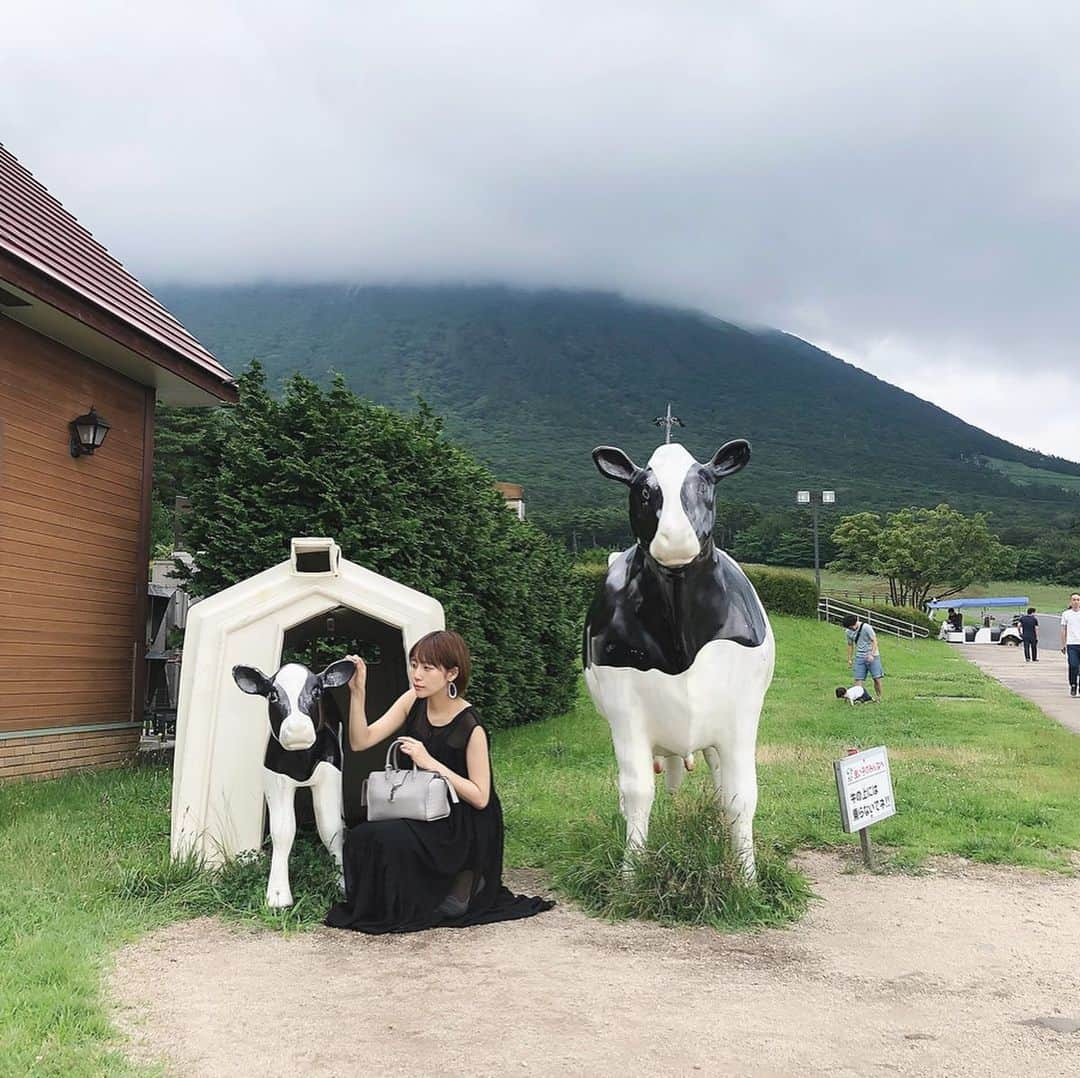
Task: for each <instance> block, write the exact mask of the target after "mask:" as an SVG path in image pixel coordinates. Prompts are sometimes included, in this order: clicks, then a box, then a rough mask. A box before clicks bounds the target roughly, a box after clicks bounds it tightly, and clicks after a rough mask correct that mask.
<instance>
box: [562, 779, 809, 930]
mask: <svg viewBox="0 0 1080 1078" xmlns="http://www.w3.org/2000/svg"><path fill="white" fill-rule="evenodd" d="M624 836H625V829H624V827H623V824H622V820H621V818H620V817H618V816H617V815H612V816H611V817H609V818H608V819H607V820H603V819H600V818H599V817H592V818H591V819H589V820H587V821H585V822H583V823H581V824H579V825H578V826H577V827H575V828H574V829H573V830H572V831H571V832H570V833H569V834H568V835H567V841H566V847H565V850H564V854H563V856H561V857H560V858H559V859H558V860H557V861H556V862H555V864H554V865H553V866H552V877H553V882H554V884H555V886H556V887H557V888H558V889H559V890H560V891H562V892H563V893H564V894H567V895H569V896H570V897H571V898H573V899H575V900H576V901H578V902H579V903H581V905H582V906H584V907H585V908H586V909H587V910H590V911H591V912H593V913H597V914H600V915H601V916H603V917H608V918H612V919H620V918H625V917H633V918H637V919H640V920H650V921H659V922H660V923H661V924H665V925H676V924H682V925H708V926H710V927H713V928H719V929H740V928H741V929H745V928H762V927H770V926H778V925H783V924H788V923H790V922H792V921H796V920H798V919H799V918H800V917H801V916H802V915H803V913H805V911H806V907H807V904H808V903H809V901H810V899H811V898H812V897H813V895H812V892H811V890H810V885H809V883H808V882H807V880H806V879H805V877H804V876H802V874H801V873H799V872H797V871H796V870H795V869H793V868H791V867H790V865H788V863H787V858H786V853H787V851H784V850H781V849H779V848H776V847H769V846H764V845H760V844H759V846H758V847H757V850H756V857H757V880H756V881H755V882H754V883H748V882H747V881H746V879H745V878H744V876H743V874H742V870H741V868H740V866H739V863H738V860H737V858H736V857H735V854H734V851H733V850H732V847H731V841H730V839H729V837H728V832H727V826H726V824H725V823H724V821H723V819H722V817H721V815H720V812H719V810H718V809H717V806H716V801H715V799H714V798H713V796H712V793H711V792H710V791H708V790H705V789H699V790H691V791H686V792H684V793H683V794H681V795H678V796H676V797H674V798H664V799H663V800H662V801H661V800H660V799H658V800H657V803H656V805H655V807H654V809H653V816H652V823H651V826H650V829H649V841H648V844H647V845H646V847H645V848H644V849H643V850H641V851H640V852H639V853H637V854H636V855H634V857H633V858H632V862H631V869H630V871H629V872H625V873H624V871H623V868H622V862H623V847H624Z"/></svg>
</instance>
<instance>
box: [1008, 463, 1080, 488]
mask: <svg viewBox="0 0 1080 1078" xmlns="http://www.w3.org/2000/svg"><path fill="white" fill-rule="evenodd" d="M987 460H989V462H990V467H991V468H993V470H994V471H996V472H1001V474H1002V475H1006V476H1008V477H1009V478H1010V479H1011V480H1012V481H1013V482H1014V483H1022V484H1024V485H1025V486H1027V485H1030V484H1032V483H1037V484H1039V485H1040V486H1046V487H1056V488H1057V489H1058V490H1070V491H1080V475H1066V474H1065V473H1064V472H1051V471H1049V470H1048V469H1046V468H1032V467H1031V465H1030V464H1022V463H1021V462H1020V461H1018V460H999V459H998V458H996V457H988V458H987Z"/></svg>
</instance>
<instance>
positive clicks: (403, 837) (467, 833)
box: [326, 631, 553, 933]
mask: <svg viewBox="0 0 1080 1078" xmlns="http://www.w3.org/2000/svg"><path fill="white" fill-rule="evenodd" d="M349 658H350V659H351V660H352V661H353V662H354V663H355V664H356V673H355V674H354V676H353V679H352V681H350V683H349V688H350V692H351V707H350V714H351V715H352V716H353V720H352V721H350V723H349V744H350V746H351V747H352V748H353V750H354V751H359V750H361V749H366V748H368V747H370V746H371V745H376V744H378V743H379V742H380V741H383V740H385V739H386V738H388V737H390V736H392V735H394V734H397V732H398V731H399V730H402V728H403V727H404V729H403V730H402V732H401V734H400V735H399V736H400V737H401V738H402V741H403V744H402V751H403V752H404V753H405V755H406V756H408V757H410V759H411V760H412V761H413V762H414V763H415V764H416V766H417V767H420V768H424V769H425V770H428V771H437V772H438V773H439V774H441V775H443V776H444V777H445V778H446V780H447V782H449V783H450V784H451V785H452V786H453V787H454V790H455V791H456V792H457V795H458V797H459V798H460V801H459V803H458V804H456V805H453V806H452V808H451V812H450V815H449V816H448V817H446V818H445V819H443V820H432V821H419V820H375V821H364V822H362V823H360V824H358V825H357V826H356V827H353V828H351V829H350V830H349V831H348V833H347V834H346V836H345V848H344V851H343V857H344V862H345V901H344V902H339V903H338V904H337V905H335V906H333V907H332V908H331V909H330V912H329V913H328V914H327V916H326V923H327V924H328V925H331V926H333V927H335V928H354V929H357V930H358V931H361V932H371V933H382V932H413V931H416V930H417V929H421V928H431V927H433V926H435V925H450V926H455V927H464V926H467V925H476V924H487V923H490V922H492V921H507V920H514V919H517V918H520V917H531V916H533V915H534V914H537V913H541V912H542V911H544V910H547V909H550V908H551V906H552V905H553V903H551V902H548V901H545V900H544V899H540V898H529V897H527V896H525V895H514V894H511V893H510V891H508V890H507V889H506V888H505V887H504V886H503V885H502V858H503V819H502V806H501V805H500V804H499V798H498V796H497V795H496V793H495V786H494V783H493V782H492V776H491V760H490V757H489V755H488V741H487V734H486V733H485V731H484V728H483V726H481V725H480V720H479V716H478V715H477V713H476V711H475V709H474V708H473V706H472V705H471V704H470V703H469V702H468V701H467V700H465V698H464V692H465V689H466V687H467V686H468V682H469V667H470V661H469V649H468V647H467V646H466V644H465V641H464V640H463V639H462V638H461V637H460V636H459V635H458V634H457V633H454V632H444V631H439V632H434V633H428V635H427V636H425V637H422V638H421V639H420V640H418V641H417V642H416V644H414V645H413V648H412V650H411V651H410V652H409V670H410V680H411V681H412V688H411V689H410V690H409V691H408V692H406V693H403V694H402V695H401V696H400V697H399V698H398V699H397V700H396V701H395V702H394V704H393V705H392V706H391V707H390V709H389V710H388V711H387V712H386V714H385V715H383V716H382V717H381V718H379V719H377V720H376V721H375V722H373V723H372V724H371V725H370V726H369V725H367V723H366V722H365V721H364V700H365V691H366V683H367V669H366V667H365V665H364V661H363V659H361V658H360V657H359V656H356V655H350V656H349Z"/></svg>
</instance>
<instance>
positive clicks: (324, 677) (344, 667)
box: [319, 659, 356, 689]
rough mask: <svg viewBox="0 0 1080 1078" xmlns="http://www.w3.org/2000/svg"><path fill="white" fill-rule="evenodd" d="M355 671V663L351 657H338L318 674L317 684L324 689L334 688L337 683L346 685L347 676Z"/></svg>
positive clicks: (350, 675)
mask: <svg viewBox="0 0 1080 1078" xmlns="http://www.w3.org/2000/svg"><path fill="white" fill-rule="evenodd" d="M355 673H356V663H354V662H353V661H352V659H338V661H337V662H333V663H331V664H330V665H329V666H328V667H327V668H326V669H325V670H324V671H323V672H322V673H321V674H320V675H319V684H320V685H322V687H323V688H324V689H336V688H337V687H338V686H339V685H348V683H349V678H351V677H352V676H353V674H355Z"/></svg>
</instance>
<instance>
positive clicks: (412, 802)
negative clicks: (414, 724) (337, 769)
mask: <svg viewBox="0 0 1080 1078" xmlns="http://www.w3.org/2000/svg"><path fill="white" fill-rule="evenodd" d="M400 744H401V738H394V740H393V741H391V742H390V748H389V749H387V750H386V767H384V768H383V769H382V771H372V772H371V774H370V775H368V777H367V779H366V781H365V782H364V788H363V790H362V791H361V794H360V803H361V804H362V805H367V818H368V819H369V820H424V821H430V820H444V819H446V817H447V816H449V815H450V806H451V804H455V805H456V804H457V803H458V795H457V791H456V790H455V789H454V787H453V786H451V785H450V783H449V782H447V781H446V779H444V778H443V777H442V775H439V774H437V773H436V772H434V771H423V770H421V769H420V768H419V767H417V766H416V763H415V762H414V763H413V765H412V768H411V769H405V768H401V767H399V766H398V747H399V746H400Z"/></svg>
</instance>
